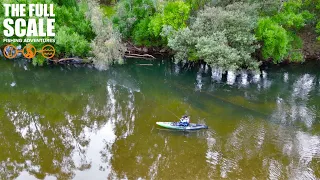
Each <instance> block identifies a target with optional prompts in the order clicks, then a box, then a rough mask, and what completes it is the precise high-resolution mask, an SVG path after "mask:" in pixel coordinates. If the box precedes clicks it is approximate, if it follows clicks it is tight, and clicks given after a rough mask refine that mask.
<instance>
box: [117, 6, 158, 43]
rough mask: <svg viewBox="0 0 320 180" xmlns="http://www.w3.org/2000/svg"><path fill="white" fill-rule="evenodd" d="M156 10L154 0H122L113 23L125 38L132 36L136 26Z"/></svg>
mask: <svg viewBox="0 0 320 180" xmlns="http://www.w3.org/2000/svg"><path fill="white" fill-rule="evenodd" d="M155 11H156V8H155V6H154V4H153V1H152V0H136V1H131V0H121V1H119V3H118V4H117V7H116V14H115V15H114V18H113V23H114V25H115V27H116V28H118V29H119V31H120V33H121V34H122V35H123V37H124V38H130V37H131V36H132V34H133V29H134V27H135V26H136V25H137V24H139V23H140V21H142V20H143V19H145V18H149V16H152V15H153V14H154V13H155Z"/></svg>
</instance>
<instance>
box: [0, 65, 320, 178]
mask: <svg viewBox="0 0 320 180" xmlns="http://www.w3.org/2000/svg"><path fill="white" fill-rule="evenodd" d="M141 64H149V65H141ZM150 64H151V65H150ZM319 68H320V64H314V63H313V64H307V65H292V66H286V67H273V68H272V69H270V70H268V69H267V70H265V71H263V73H262V74H261V75H250V74H247V73H245V72H239V73H231V72H229V73H228V75H227V76H222V74H221V71H219V70H218V69H213V70H212V71H211V70H210V69H209V68H208V67H206V66H200V67H195V68H192V69H186V68H182V67H181V66H179V65H175V64H172V63H170V62H169V61H168V60H156V61H144V60H127V62H126V64H125V65H121V66H115V67H112V68H110V69H109V70H108V71H102V72H101V71H97V70H95V69H93V68H88V67H86V68H85V67H78V68H74V67H69V66H65V67H33V66H32V65H27V66H26V65H24V64H23V63H19V62H12V61H1V62H0V72H1V73H0V179H13V178H14V179H23V180H29V179H90V178H91V179H192V180H194V179H203V180H205V179H272V180H273V179H299V180H300V179H320V165H319V164H320V71H319ZM186 113H187V114H189V115H191V121H192V122H197V123H204V124H207V125H208V126H209V129H208V130H200V131H195V132H177V131H172V130H166V129H161V128H159V127H157V126H156V125H155V123H156V122H157V121H177V117H176V116H182V115H183V114H186Z"/></svg>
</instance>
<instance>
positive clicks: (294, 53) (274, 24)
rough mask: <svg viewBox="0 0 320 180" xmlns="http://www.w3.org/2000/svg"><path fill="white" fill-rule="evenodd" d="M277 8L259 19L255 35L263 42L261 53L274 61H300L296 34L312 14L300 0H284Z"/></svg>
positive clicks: (300, 53) (301, 56) (299, 43)
mask: <svg viewBox="0 0 320 180" xmlns="http://www.w3.org/2000/svg"><path fill="white" fill-rule="evenodd" d="M279 10H280V11H279V12H278V13H276V14H274V15H273V16H271V17H261V18H260V19H259V23H258V26H257V29H256V36H257V39H258V40H260V41H261V42H262V44H263V46H262V55H263V57H264V58H265V59H268V58H272V59H273V61H274V63H279V62H281V61H282V60H284V59H288V60H291V61H302V60H303V55H302V50H301V48H302V42H301V39H300V38H299V37H298V36H297V35H296V34H297V32H298V30H300V29H301V28H303V27H304V26H305V25H306V23H307V22H308V21H310V20H312V19H313V17H314V15H313V14H311V13H310V12H309V11H308V10H306V9H304V8H303V3H302V1H300V0H289V1H287V2H284V3H283V5H282V6H281V9H279Z"/></svg>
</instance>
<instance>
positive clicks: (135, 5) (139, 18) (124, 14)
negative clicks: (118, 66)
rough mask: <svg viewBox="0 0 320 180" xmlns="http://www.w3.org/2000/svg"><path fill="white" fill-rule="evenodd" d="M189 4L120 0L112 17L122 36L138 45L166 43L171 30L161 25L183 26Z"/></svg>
mask: <svg viewBox="0 0 320 180" xmlns="http://www.w3.org/2000/svg"><path fill="white" fill-rule="evenodd" d="M189 14H190V7H189V5H187V4H186V3H185V2H183V1H181V0H178V1H169V2H162V1H151V0H144V1H141V0H138V1H129V0H122V1H120V2H119V4H118V5H117V13H116V14H115V16H114V18H113V22H114V24H115V26H116V27H117V28H118V29H119V31H120V32H121V33H122V35H123V37H124V38H126V39H129V40H132V41H133V42H134V43H135V44H136V45H141V46H151V45H152V46H165V45H166V43H167V36H168V35H169V34H170V32H167V33H162V30H163V28H166V29H169V28H168V27H171V29H172V30H178V29H180V28H184V27H186V22H187V20H188V18H189Z"/></svg>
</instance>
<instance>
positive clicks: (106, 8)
mask: <svg viewBox="0 0 320 180" xmlns="http://www.w3.org/2000/svg"><path fill="white" fill-rule="evenodd" d="M100 7H101V9H102V11H103V14H104V15H105V16H107V17H108V18H111V17H112V16H113V15H114V14H115V13H116V11H115V9H114V7H113V6H107V5H101V6H100Z"/></svg>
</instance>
